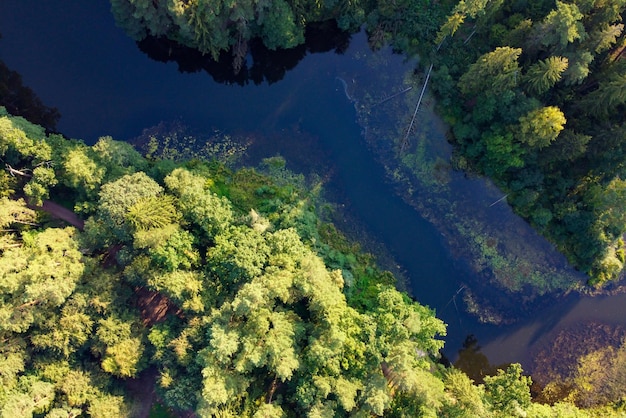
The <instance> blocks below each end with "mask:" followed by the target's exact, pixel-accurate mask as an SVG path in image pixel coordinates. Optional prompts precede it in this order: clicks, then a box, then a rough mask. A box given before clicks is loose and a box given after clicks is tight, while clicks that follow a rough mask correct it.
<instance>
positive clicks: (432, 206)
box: [338, 51, 587, 324]
mask: <svg viewBox="0 0 626 418" xmlns="http://www.w3.org/2000/svg"><path fill="white" fill-rule="evenodd" d="M352 59H353V60H355V61H359V62H360V63H362V64H363V65H362V66H363V67H364V68H366V69H367V71H361V72H356V73H352V74H339V76H338V77H341V79H344V80H349V81H350V83H346V86H343V87H344V88H345V89H346V94H347V95H349V97H350V98H352V100H351V102H352V103H354V107H355V110H356V112H357V118H358V123H359V124H360V125H361V127H362V130H363V138H364V140H365V141H366V143H367V146H368V147H369V148H370V150H371V151H372V152H373V153H374V154H375V155H376V158H377V159H378V160H379V162H380V163H381V164H382V165H383V166H384V168H385V172H386V176H387V177H388V179H390V180H391V181H392V182H393V184H394V186H395V189H396V192H397V193H398V194H399V195H400V196H402V198H403V199H404V200H405V201H406V202H407V203H409V204H410V205H411V206H412V207H414V208H415V210H416V211H417V212H418V213H419V214H420V215H421V216H423V217H424V218H426V219H428V220H429V221H430V222H431V223H432V224H433V225H435V227H436V228H437V230H438V231H439V232H440V233H441V235H442V236H443V238H444V239H443V241H444V242H445V245H446V247H447V248H448V250H449V251H450V252H451V253H452V254H453V257H454V258H455V259H456V260H457V262H458V263H459V264H460V265H461V266H462V268H467V269H470V270H471V271H472V272H473V274H472V275H467V276H466V277H464V280H463V281H461V282H460V283H459V289H460V294H459V296H460V297H462V299H463V301H464V303H465V306H464V309H465V310H466V311H468V312H470V313H471V314H473V315H475V316H476V317H478V318H479V320H480V321H481V322H485V323H492V324H510V323H514V322H516V321H518V320H520V319H521V318H525V317H528V316H529V315H530V314H531V313H532V312H534V311H535V310H536V309H537V308H538V307H540V306H545V305H548V304H550V303H552V301H553V299H554V298H555V297H557V298H558V297H562V296H564V295H567V294H569V293H570V292H572V291H580V292H582V291H584V290H585V289H586V287H585V282H586V280H587V277H586V276H585V275H583V274H581V273H579V272H577V271H575V270H574V269H573V268H572V267H571V266H569V264H568V263H567V260H566V259H565V257H564V256H563V255H562V254H560V253H559V252H558V251H557V250H556V249H555V247H554V246H553V245H552V244H550V243H549V242H547V240H545V239H544V238H543V237H541V236H540V235H539V234H537V233H536V232H535V231H534V230H533V229H532V228H531V227H530V225H528V224H527V223H526V222H524V221H523V220H522V219H521V218H520V217H518V216H517V215H515V214H514V213H513V212H512V210H511V208H510V207H509V206H508V205H507V203H506V196H505V195H504V194H503V193H502V192H501V191H500V190H498V189H497V188H496V187H495V186H494V185H493V184H492V183H491V182H490V181H489V180H488V179H485V178H483V177H480V176H476V175H472V174H468V173H466V172H464V171H463V168H465V167H464V166H463V161H462V159H459V158H455V156H454V150H453V148H452V146H451V145H450V144H449V143H448V141H447V138H446V135H447V129H448V128H447V126H446V125H445V124H444V123H443V121H442V120H441V119H440V118H439V117H438V116H437V115H436V113H435V110H434V108H435V106H434V104H435V102H434V98H433V97H432V96H431V95H429V93H428V88H426V90H425V94H424V93H423V92H422V87H423V83H424V81H425V78H426V73H425V70H423V69H421V68H420V67H419V66H418V65H417V62H413V63H411V65H400V62H399V61H400V60H399V59H398V57H397V56H393V55H392V54H387V55H385V54H382V53H380V52H379V53H376V54H374V53H369V52H364V51H359V52H355V53H354V54H353V56H352ZM413 68H417V69H416V70H413ZM435 71H436V70H435ZM422 95H423V98H422V100H421V104H420V108H419V110H418V109H416V104H417V103H418V101H419V100H420V96H422ZM413 116H415V117H414V118H413ZM410 126H411V127H412V129H411V132H407V130H408V129H409V127H410Z"/></svg>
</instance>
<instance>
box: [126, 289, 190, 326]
mask: <svg viewBox="0 0 626 418" xmlns="http://www.w3.org/2000/svg"><path fill="white" fill-rule="evenodd" d="M135 294H136V296H137V307H138V308H139V312H140V314H141V319H142V320H143V324H144V326H146V327H148V328H149V327H151V326H152V325H154V324H156V323H159V322H163V321H165V318H166V317H167V316H168V315H169V314H173V315H179V316H180V315H181V314H182V311H181V310H180V308H178V307H177V306H176V305H175V304H174V303H173V302H172V301H170V300H169V299H168V298H167V297H166V296H164V295H162V294H160V293H158V292H154V291H152V290H148V289H146V288H145V287H140V288H136V289H135Z"/></svg>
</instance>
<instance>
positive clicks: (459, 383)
mask: <svg viewBox="0 0 626 418" xmlns="http://www.w3.org/2000/svg"><path fill="white" fill-rule="evenodd" d="M0 124H4V126H13V128H12V129H11V130H9V131H8V133H0V136H2V135H9V136H13V137H19V138H22V139H23V141H21V142H24V143H26V144H29V141H35V138H32V136H33V135H38V136H37V137H36V140H38V141H40V143H41V144H43V148H44V149H45V148H46V146H49V148H48V150H49V151H47V152H48V153H49V154H48V155H49V158H51V159H52V160H53V162H54V160H55V159H57V160H60V161H67V160H66V158H67V156H72V155H79V156H80V157H78V158H81V159H84V158H89V160H90V161H93V163H94V164H95V165H96V167H99V169H100V170H101V171H100V172H101V173H103V174H102V177H101V178H102V180H98V181H95V182H94V183H93V184H94V186H93V190H92V191H88V190H86V188H85V184H86V183H83V182H80V181H77V182H72V181H63V183H62V184H63V186H62V187H59V186H55V185H53V184H52V183H50V185H49V189H48V193H49V195H50V196H51V197H53V198H54V197H59V196H63V197H64V198H65V199H72V197H73V198H74V199H75V203H76V204H79V205H78V206H79V207H81V208H87V209H85V215H84V216H86V217H88V220H87V222H86V225H85V230H84V231H81V230H79V229H77V228H74V227H63V226H61V225H60V224H59V222H60V221H55V220H53V219H50V218H47V217H46V216H44V215H43V214H42V213H41V212H40V211H35V210H32V209H29V208H27V207H26V204H25V202H24V200H22V199H18V198H16V196H17V195H20V194H21V193H20V192H19V187H20V186H21V187H25V186H26V185H27V184H29V182H28V179H27V181H25V182H22V183H17V184H16V185H15V186H14V187H15V188H14V189H11V190H9V191H8V192H9V196H8V197H5V198H2V199H1V200H0V221H1V222H2V225H3V228H5V229H4V230H3V231H2V241H1V242H2V247H0V271H1V275H0V317H1V319H2V320H1V321H0V340H1V341H2V345H0V382H1V385H0V416H7V417H9V416H10V417H13V416H47V417H62V416H80V415H81V414H82V415H85V416H94V417H111V416H116V417H118V416H119V417H124V416H133V414H134V412H133V411H134V410H135V409H134V408H135V406H134V405H133V402H134V399H133V398H132V397H131V396H130V394H129V392H126V391H125V390H124V387H125V385H124V381H125V380H127V379H133V378H135V377H138V376H140V375H141V373H142V371H143V370H145V369H146V368H148V367H150V368H151V369H152V370H156V371H157V372H158V377H157V379H156V381H148V384H155V385H156V386H157V390H158V392H159V394H160V396H161V399H162V400H163V402H164V403H165V404H166V405H167V406H168V407H170V408H173V409H174V410H195V411H196V412H197V413H198V414H200V415H201V416H213V415H228V414H231V415H235V416H294V417H295V416H346V415H352V414H354V415H363V416H384V415H389V416H425V417H436V416H467V417H470V416H485V417H504V416H507V417H508V416H518V415H519V416H561V415H558V414H559V413H560V412H559V411H563V410H565V409H563V408H565V407H563V406H562V405H557V406H555V407H553V408H552V407H549V406H541V405H536V404H534V403H532V402H531V401H530V392H529V385H530V379H529V378H528V377H525V376H523V375H522V373H521V368H520V367H519V366H512V367H510V368H509V369H507V370H506V371H504V372H503V371H500V372H499V373H498V374H497V375H495V376H493V377H489V378H485V383H484V384H481V385H476V384H474V383H472V382H471V381H470V380H469V378H468V377H467V376H466V375H464V374H463V373H462V372H460V371H458V370H454V369H445V368H443V366H440V365H438V364H437V363H436V359H437V356H438V350H439V349H440V348H441V347H442V345H443V342H442V340H440V339H439V338H438V337H440V336H443V335H444V334H445V325H444V324H443V323H442V322H441V321H440V320H438V319H437V318H436V317H435V316H434V313H433V312H432V311H431V310H430V309H428V308H427V307H424V306H422V305H419V304H418V303H416V302H414V301H413V300H412V299H411V298H410V297H409V296H407V295H406V294H404V293H401V292H399V291H398V290H396V289H395V287H393V285H392V284H393V281H392V280H391V281H390V275H389V274H388V273H387V274H382V273H381V272H379V271H377V269H376V268H375V266H374V265H373V264H372V259H371V257H367V256H365V255H363V254H362V253H360V252H359V251H358V249H357V248H356V247H354V246H352V245H350V244H348V243H346V242H345V239H344V238H342V237H341V236H340V235H339V233H338V232H337V230H336V229H334V228H332V227H331V226H329V225H325V224H323V223H321V221H319V219H318V218H317V217H316V215H315V208H314V202H315V198H314V196H313V195H311V194H310V191H307V189H305V188H303V186H302V184H300V185H299V186H297V187H295V184H296V183H291V182H289V181H287V182H286V180H285V179H288V178H290V177H289V175H287V174H285V173H279V174H276V177H272V176H271V175H267V174H261V173H258V172H254V174H253V171H252V170H250V169H248V170H247V171H244V172H243V173H241V174H237V173H231V172H228V171H227V169H225V168H224V167H223V166H219V165H206V164H198V163H194V164H191V165H185V164H178V166H177V164H175V163H172V164H168V165H167V166H168V167H170V172H169V173H168V174H167V175H165V176H163V173H162V172H160V171H159V170H155V172H156V173H159V176H158V178H159V179H161V182H162V184H160V182H159V181H158V180H157V179H155V178H152V177H150V176H149V175H148V174H147V173H146V172H145V171H140V170H138V169H137V168H150V165H151V164H160V163H155V162H150V161H147V160H142V159H141V158H138V157H137V156H136V155H134V154H133V153H129V152H128V151H129V150H128V149H127V148H125V146H122V145H118V144H116V143H115V142H114V141H112V140H111V139H105V140H103V142H100V143H99V144H97V145H96V146H94V147H86V146H85V145H84V144H81V143H79V142H76V141H71V140H66V141H65V142H62V141H61V140H60V138H59V137H58V136H54V135H52V136H51V137H48V136H47V135H45V134H44V133H43V132H42V131H40V130H38V129H37V128H36V127H35V126H32V125H30V124H29V123H28V122H26V121H24V120H23V119H20V118H15V117H12V116H9V115H6V114H4V115H3V116H2V117H1V118H0ZM16 126H22V127H23V128H24V129H21V128H19V127H16ZM0 140H3V141H7V139H6V138H0ZM8 142H10V140H9V141H8ZM103 144H106V146H103ZM57 146H61V148H62V149H58V148H57ZM104 149H106V150H109V151H110V152H111V154H110V160H109V162H103V159H104V157H102V156H103V155H105V154H104V153H103V150H104ZM20 150H21V151H20ZM20 150H17V149H15V150H11V149H10V148H9V147H7V148H6V149H5V151H4V152H5V156H6V157H7V158H8V155H11V158H13V161H14V162H15V164H16V166H18V164H22V165H20V167H27V166H28V163H29V162H30V161H31V155H32V148H29V147H25V148H20ZM11 152H12V153H13V154H11ZM22 153H23V154H22ZM98 155H100V157H97V156H98ZM128 156H131V159H130V160H132V161H137V162H138V166H137V167H135V166H133V165H132V164H129V163H128V161H130V160H129V159H128V158H127V157H128ZM72 158H73V157H72ZM116 159H118V160H121V161H126V163H125V165H124V166H120V167H118V168H117V169H115V167H113V165H112V163H111V162H110V161H113V160H116ZM267 166H271V167H274V170H283V169H280V168H276V167H277V165H276V161H273V162H268V164H267ZM51 167H52V175H53V176H54V178H59V179H63V178H70V177H71V176H72V175H71V174H69V173H68V170H67V167H68V166H66V165H64V164H58V163H57V164H51ZM282 167H284V165H282ZM149 171H150V170H148V172H149ZM111 173H116V174H111ZM225 174H227V176H226V175H225ZM98 176H100V174H98ZM79 178H85V177H81V176H79ZM107 178H108V180H105V179H107ZM227 178H229V179H236V178H238V180H237V182H235V181H232V180H230V181H229V180H227ZM292 178H296V177H292ZM243 179H247V180H245V181H244V180H243ZM249 182H252V183H249ZM260 182H262V183H264V184H265V186H264V187H266V189H265V192H264V193H263V194H259V193H255V192H254V190H258V189H255V188H251V187H250V185H251V184H255V185H256V186H254V187H257V186H258V184H259V183H260ZM56 184H59V183H58V182H57V183H56ZM216 185H219V187H217V186H216ZM270 186H271V187H270ZM72 187H74V188H75V189H76V190H77V193H71V192H70V193H68V189H69V190H72ZM616 187H617V185H616ZM282 188H285V190H281V189H282ZM95 190H97V191H98V193H97V194H94V193H93V191H95ZM246 190H248V191H246ZM249 190H252V193H250V192H249ZM287 191H288V192H287ZM59 193H60V194H59ZM218 193H219V194H220V195H218ZM294 196H296V197H294ZM598 198H599V199H602V197H598ZM606 198H610V197H608V196H607V197H606ZM78 199H81V200H80V201H79V200H78ZM82 199H93V200H86V201H85V200H82ZM157 199H158V201H159V202H161V203H162V204H161V206H159V205H157V204H156V203H157ZM267 199H269V200H271V201H272V205H271V206H268V205H267V202H265V200H267ZM85 203H87V204H85ZM276 205H278V209H276ZM253 207H257V208H260V207H272V208H274V209H272V210H271V211H267V212H261V211H256V210H254V209H253ZM160 208H161V209H160ZM274 210H276V212H273V211H274ZM7 227H9V228H7ZM312 238H315V239H312ZM331 264H332V265H333V266H335V267H333V268H329V267H328V266H329V265H331ZM620 353H621V351H620ZM603 355H605V354H597V356H603ZM621 357H623V356H621V354H620V357H618V358H617V359H616V360H615V362H616V365H618V364H621V363H619V361H621V360H620V359H621ZM582 361H583V363H581V366H580V367H581V370H583V369H584V370H592V369H593V367H595V366H593V364H594V361H596V358H595V357H593V358H592V357H589V358H585V359H584V360H582ZM620 367H621V366H620ZM593 370H595V369H593ZM581 373H582V372H581ZM594 373H596V372H594ZM581 376H582V374H581ZM598 376H599V375H598ZM581 379H582V377H581ZM588 379H592V380H593V381H594V382H596V380H597V379H599V377H596V374H591V375H589V377H588ZM594 379H595V380H594ZM615 379H621V375H615ZM577 382H578V380H577ZM585 382H586V381H585ZM585 382H583V381H582V380H580V384H579V387H580V389H579V390H578V391H577V392H575V393H576V396H578V398H576V399H580V403H581V404H582V403H585V402H586V403H585V404H586V405H589V406H592V407H593V408H597V407H598V405H605V404H606V403H609V404H611V403H612V402H614V401H615V399H616V398H615V396H614V392H606V391H604V389H600V390H601V391H603V392H598V393H599V394H600V393H609V395H607V396H604V395H599V394H598V395H597V394H592V393H590V392H588V390H587V389H585V388H588V387H589V385H588V384H587V383H585ZM594 384H595V383H594ZM598 387H599V388H600V386H598ZM611 388H613V387H611ZM584 390H587V392H584ZM611 390H613V389H611ZM586 399H593V401H589V402H588V401H586ZM567 408H569V409H568V411H570V413H571V414H570V415H571V416H581V417H583V416H588V415H587V413H586V412H584V411H581V410H579V409H577V408H576V407H575V406H573V405H572V406H567ZM602 408H605V409H603V411H604V412H606V416H610V414H611V411H612V409H610V407H609V409H606V408H607V407H604V406H602ZM607 411H608V412H607ZM533 414H535V415H533ZM541 414H543V415H541Z"/></svg>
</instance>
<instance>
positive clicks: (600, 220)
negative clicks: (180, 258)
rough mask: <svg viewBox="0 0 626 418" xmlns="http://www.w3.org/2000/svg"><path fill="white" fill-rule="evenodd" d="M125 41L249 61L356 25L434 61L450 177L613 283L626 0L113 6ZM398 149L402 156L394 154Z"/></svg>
mask: <svg viewBox="0 0 626 418" xmlns="http://www.w3.org/2000/svg"><path fill="white" fill-rule="evenodd" d="M111 3H112V11H113V13H114V15H115V17H116V21H117V23H118V25H120V26H121V27H122V28H124V29H125V31H126V32H127V33H128V34H129V35H130V36H131V37H133V38H134V39H137V40H140V39H144V38H145V37H156V38H159V37H167V38H169V39H172V40H174V41H176V42H178V43H180V44H182V45H185V46H188V47H191V48H194V49H197V50H199V51H200V52H202V53H207V54H211V55H212V56H213V57H214V58H216V59H217V57H219V56H220V54H221V55H222V56H223V55H224V54H226V55H230V56H231V57H232V61H233V68H235V70H238V69H239V68H241V66H242V65H245V63H244V58H245V55H246V51H247V45H248V42H249V41H250V40H251V39H261V40H262V41H263V43H264V44H265V46H266V47H268V48H269V49H280V48H290V47H293V46H295V45H297V44H299V43H302V42H304V29H305V28H306V25H307V24H311V23H314V22H321V21H327V20H329V19H333V20H334V21H336V22H337V24H338V27H339V28H340V29H343V30H346V31H352V32H354V31H356V30H358V28H360V27H361V26H364V27H365V30H366V31H367V33H368V37H369V41H370V44H371V45H372V47H374V48H376V47H380V46H382V45H383V44H385V43H390V44H391V45H393V46H394V48H396V49H397V50H398V51H402V52H403V53H405V54H408V55H409V56H411V55H415V54H418V55H419V56H420V57H421V59H422V63H423V67H424V68H426V67H427V64H429V63H430V64H433V68H434V71H433V77H432V89H433V91H434V93H435V95H436V97H437V99H438V108H439V113H440V114H442V115H443V116H444V117H445V118H446V121H447V122H448V123H449V124H450V126H451V128H452V129H451V138H450V140H451V141H452V142H453V143H454V144H455V146H456V151H457V155H456V157H455V158H454V161H453V163H454V165H455V167H456V168H457V169H459V170H465V171H467V172H476V173H480V174H484V175H487V176H488V177H490V178H491V179H492V180H493V181H495V183H496V184H497V185H498V186H499V187H500V188H501V189H502V190H503V191H504V193H505V194H506V195H507V201H508V203H509V204H511V205H512V207H513V208H514V210H515V211H516V212H517V213H518V214H519V215H520V216H522V217H523V218H525V219H526V220H527V221H528V222H530V223H531V224H532V225H533V227H534V228H536V229H537V230H538V231H539V232H540V233H541V234H543V235H544V236H546V237H547V238H548V239H549V240H550V241H552V242H553V243H554V244H555V245H556V246H557V248H558V249H559V251H561V252H562V253H563V254H565V255H566V256H567V257H568V259H569V261H570V262H571V263H572V265H574V266H575V267H576V268H577V269H579V270H580V271H582V272H584V273H586V274H587V275H588V276H589V278H590V279H589V284H590V285H593V286H602V285H603V284H606V283H609V282H611V281H614V280H615V279H617V278H618V277H620V273H621V272H622V270H623V267H624V262H625V260H626V259H625V256H624V251H625V248H624V241H623V239H622V235H623V233H624V232H626V212H624V211H623V210H621V208H622V207H626V205H625V203H626V201H625V199H626V193H625V192H624V190H625V186H626V184H625V183H624V180H622V177H625V175H624V173H623V167H624V163H625V162H626V156H625V151H624V150H623V144H624V141H623V139H624V137H625V135H626V134H625V132H626V130H625V127H624V118H623V115H624V110H625V107H624V105H625V103H626V62H625V60H624V59H623V58H624V54H625V51H626V35H625V34H624V31H623V28H624V25H623V23H621V22H622V17H623V14H624V11H625V10H626V3H625V2H624V1H623V0H574V1H570V2H561V1H556V2H555V1H551V0H538V1H513V2H505V1H502V0H467V1H465V0H462V1H460V2H453V1H442V2H430V1H428V0H419V1H401V2H396V1H393V2H387V1H383V0H381V1H376V2H374V1H361V2H341V1H339V2H334V1H333V2H322V3H318V2H315V3H311V4H307V3H305V2H300V1H293V2H284V3H283V2H282V1H281V2H280V4H278V3H276V2H273V3H272V7H271V11H270V8H269V6H268V4H265V3H262V2H261V3H249V2H236V3H233V4H230V3H228V2H213V1H195V2H183V1H172V2H163V3H155V2H151V1H147V0H146V1H126V0H112V2H111ZM404 152H406V149H404V147H399V149H398V154H399V156H398V158H399V159H401V158H402V153H404Z"/></svg>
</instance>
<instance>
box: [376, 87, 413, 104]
mask: <svg viewBox="0 0 626 418" xmlns="http://www.w3.org/2000/svg"><path fill="white" fill-rule="evenodd" d="M412 88H413V86H409V87H407V88H405V89H404V90H402V91H399V92H397V93H395V94H392V95H391V96H389V97H386V98H384V99H383V100H381V101H380V102H378V103H374V104H373V105H372V107H374V106H378V105H381V104H383V103H385V102H388V101H389V100H391V99H393V98H394V97H398V96H399V95H401V94H404V93H406V92H407V91H409V90H411V89H412Z"/></svg>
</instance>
